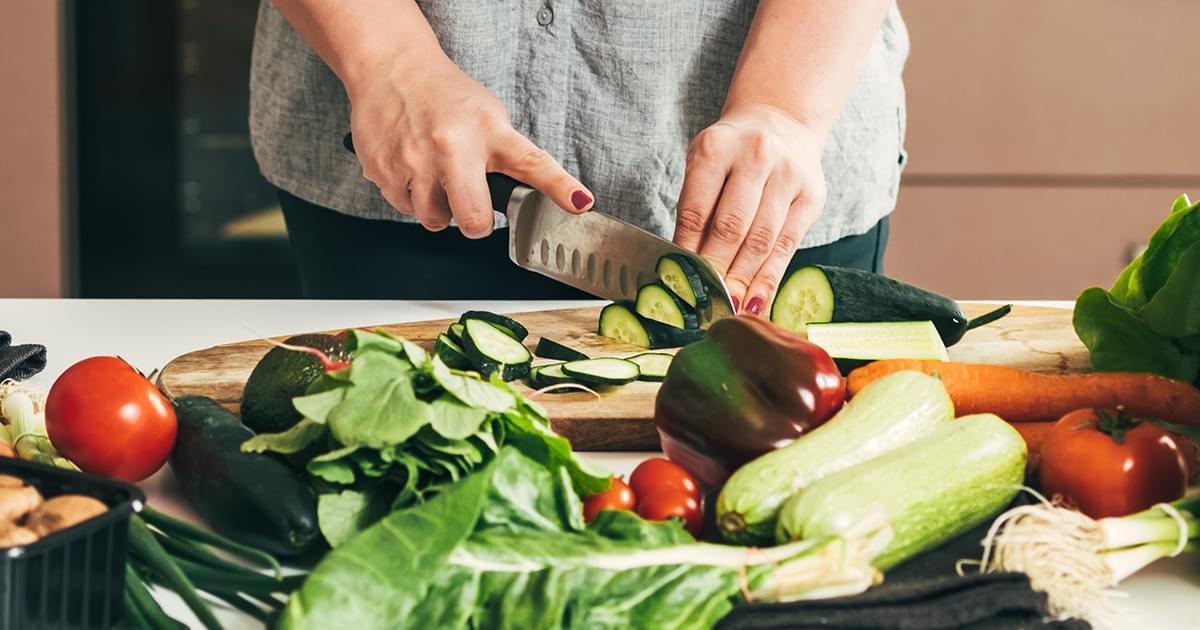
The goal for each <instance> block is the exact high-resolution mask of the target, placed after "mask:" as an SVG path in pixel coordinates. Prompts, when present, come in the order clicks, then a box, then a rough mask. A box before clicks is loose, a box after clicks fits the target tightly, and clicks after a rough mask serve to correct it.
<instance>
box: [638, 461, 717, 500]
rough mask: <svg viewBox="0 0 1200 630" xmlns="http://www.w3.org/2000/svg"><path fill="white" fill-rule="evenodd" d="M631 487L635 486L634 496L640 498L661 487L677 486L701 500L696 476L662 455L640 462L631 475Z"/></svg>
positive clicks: (676, 487)
mask: <svg viewBox="0 0 1200 630" xmlns="http://www.w3.org/2000/svg"><path fill="white" fill-rule="evenodd" d="M629 487H630V488H633V494H634V496H636V497H639V498H641V497H645V496H649V495H650V493H651V492H653V491H655V490H657V489H659V488H675V489H677V490H682V491H684V492H685V493H687V494H688V496H690V497H692V498H693V499H695V500H697V501H699V500H700V484H698V483H696V478H695V477H692V475H691V473H689V472H688V471H687V469H685V468H684V467H683V466H680V465H679V464H676V463H675V462H673V461H671V460H669V459H663V458H661V457H655V458H653V459H647V460H646V461H644V462H642V463H640V464H638V467H637V468H634V469H633V474H632V475H630V476H629Z"/></svg>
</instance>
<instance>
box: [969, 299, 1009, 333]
mask: <svg viewBox="0 0 1200 630" xmlns="http://www.w3.org/2000/svg"><path fill="white" fill-rule="evenodd" d="M1012 306H1013V305H1012V304H1005V305H1004V306H1001V307H1000V308H998V309H996V310H994V311H990V312H987V313H984V314H983V315H980V316H979V317H976V318H975V319H972V320H971V321H969V322H967V330H975V329H976V328H979V327H980V326H986V325H987V324H990V323H992V322H994V321H996V320H997V319H1000V318H1001V317H1004V316H1005V315H1008V314H1009V313H1011V312H1012Z"/></svg>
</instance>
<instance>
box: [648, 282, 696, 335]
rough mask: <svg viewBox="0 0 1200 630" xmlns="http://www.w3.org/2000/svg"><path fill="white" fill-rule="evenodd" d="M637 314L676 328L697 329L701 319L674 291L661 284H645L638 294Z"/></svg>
mask: <svg viewBox="0 0 1200 630" xmlns="http://www.w3.org/2000/svg"><path fill="white" fill-rule="evenodd" d="M636 307H637V313H638V315H641V316H642V317H645V318H647V319H652V320H654V321H656V322H662V323H664V324H666V325H668V326H674V327H675V328H697V327H698V326H699V325H700V319H699V318H698V317H696V311H695V310H694V309H693V308H692V307H691V306H688V303H687V302H684V301H683V300H682V299H681V298H680V297H679V296H678V295H675V292H674V291H671V289H669V288H667V285H665V284H663V283H661V282H651V283H650V284H644V285H642V287H641V288H640V289H638V292H637V304H636Z"/></svg>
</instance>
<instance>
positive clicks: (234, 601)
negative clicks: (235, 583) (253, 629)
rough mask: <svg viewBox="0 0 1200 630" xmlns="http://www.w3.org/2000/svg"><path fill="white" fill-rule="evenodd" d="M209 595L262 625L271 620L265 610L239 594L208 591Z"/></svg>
mask: <svg viewBox="0 0 1200 630" xmlns="http://www.w3.org/2000/svg"><path fill="white" fill-rule="evenodd" d="M209 593H210V594H211V595H212V596H213V597H216V598H217V599H219V600H221V601H223V602H225V603H226V604H229V605H230V606H232V607H234V608H236V609H238V610H240V611H242V612H244V613H246V614H247V615H250V616H251V617H254V618H255V619H257V620H259V621H261V622H262V623H263V624H264V625H265V624H266V623H267V621H268V620H269V619H270V618H271V616H270V615H269V614H268V613H267V612H266V611H265V610H263V609H262V608H260V607H259V606H258V605H257V604H255V603H254V601H251V600H250V599H247V598H246V597H244V596H243V595H241V594H239V593H223V592H218V591H209Z"/></svg>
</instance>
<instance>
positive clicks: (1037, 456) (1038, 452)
mask: <svg viewBox="0 0 1200 630" xmlns="http://www.w3.org/2000/svg"><path fill="white" fill-rule="evenodd" d="M1009 424H1011V425H1012V426H1013V428H1014V429H1016V430H1017V433H1020V434H1021V437H1022V438H1025V448H1026V450H1027V451H1028V452H1029V455H1028V457H1029V459H1028V460H1026V465H1025V468H1026V469H1027V470H1029V471H1030V472H1032V471H1034V470H1037V466H1038V462H1039V461H1041V459H1042V444H1044V443H1045V442H1046V438H1047V437H1048V436H1049V435H1050V430H1051V429H1053V428H1054V422H1010V423H1009Z"/></svg>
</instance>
